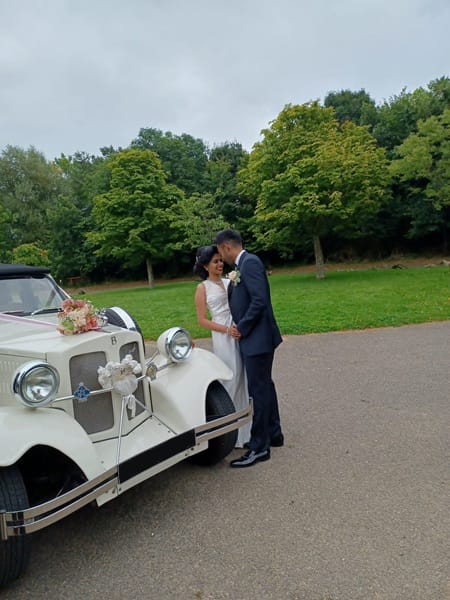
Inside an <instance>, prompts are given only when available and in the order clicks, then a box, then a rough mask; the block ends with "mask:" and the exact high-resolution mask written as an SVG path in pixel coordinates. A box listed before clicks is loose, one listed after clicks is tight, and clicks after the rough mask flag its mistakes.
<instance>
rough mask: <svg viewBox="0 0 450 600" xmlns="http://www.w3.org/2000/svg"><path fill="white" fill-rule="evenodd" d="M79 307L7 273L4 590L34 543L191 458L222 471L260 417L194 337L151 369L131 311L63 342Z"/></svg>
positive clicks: (0, 271) (1, 445) (48, 285)
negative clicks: (77, 514)
mask: <svg viewBox="0 0 450 600" xmlns="http://www.w3.org/2000/svg"><path fill="white" fill-rule="evenodd" d="M68 298H69V297H68V295H67V294H66V293H65V292H64V291H63V290H62V289H61V288H60V287H59V286H58V285H57V284H56V282H55V281H54V279H53V278H52V277H51V276H50V274H49V272H48V270H47V269H45V268H39V267H28V266H24V265H7V264H0V390H1V395H0V586H2V585H5V584H6V583H7V582H9V581H11V580H12V579H15V578H17V577H18V576H19V575H20V574H21V573H22V572H23V571H24V569H25V568H26V565H27V562H28V560H29V556H30V541H31V540H30V534H31V533H33V532H34V531H37V530H39V529H42V528H44V527H47V526H48V525H51V524H52V523H55V522H56V521H59V520H60V519H62V518H64V517H65V516H67V515H69V514H71V513H72V512H74V511H76V510H77V509H79V508H80V507H82V506H84V505H86V504H88V503H91V502H94V503H96V504H97V505H98V506H100V505H102V504H104V503H105V502H108V501H109V500H112V499H113V498H116V497H117V496H118V495H119V494H121V493H123V492H125V491H126V490H127V489H129V488H131V487H133V486H135V485H136V484H138V483H140V482H141V481H143V480H145V479H148V478H149V477H152V476H153V475H155V474H156V473H158V472H160V471H162V470H164V469H167V468H168V467H170V466H172V465H174V464H175V463H177V462H179V461H181V460H184V459H186V458H192V459H193V460H195V461H196V462H198V463H200V464H214V463H216V462H218V461H220V460H221V459H223V458H224V457H225V456H226V455H227V454H228V453H229V452H230V451H231V450H232V448H233V447H234V444H235V440H236V435H237V428H238V427H240V426H241V425H243V424H244V423H245V422H247V421H248V420H249V419H250V418H251V408H249V409H246V410H244V411H240V412H236V411H235V408H234V406H233V403H232V401H231V399H230V397H229V396H228V394H227V392H226V391H225V389H224V388H223V386H222V385H221V383H220V380H227V379H230V378H231V376H232V373H231V371H230V370H229V369H228V367H227V366H226V365H225V364H224V363H223V362H221V361H220V360H219V359H218V358H217V357H216V356H215V355H214V354H212V353H211V352H208V351H206V350H202V349H200V348H195V347H193V344H192V340H191V337H190V335H189V333H188V332H187V331H186V330H184V329H182V328H181V327H173V328H171V329H169V330H168V331H165V332H164V333H162V334H161V336H160V337H159V339H158V342H157V348H158V350H157V351H156V352H155V354H154V355H153V356H152V357H150V358H149V359H147V360H146V359H145V357H144V343H143V339H142V335H141V333H140V331H139V328H138V327H137V325H136V323H135V321H134V320H133V319H132V317H131V316H130V315H128V314H127V313H126V312H125V311H123V310H121V309H120V308H108V309H106V310H105V311H104V312H103V314H101V315H99V316H98V320H97V327H96V328H94V329H91V330H89V331H86V332H83V333H76V334H73V335H64V334H63V333H61V331H59V330H58V329H57V326H61V306H64V304H67V303H68ZM69 304H70V301H69ZM80 304H83V303H80ZM66 333H67V331H66ZM69 333H70V332H69Z"/></svg>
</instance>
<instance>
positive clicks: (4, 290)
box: [0, 276, 65, 314]
mask: <svg viewBox="0 0 450 600" xmlns="http://www.w3.org/2000/svg"><path fill="white" fill-rule="evenodd" d="M64 298H65V296H64V295H63V294H62V293H61V291H60V290H59V288H58V287H57V286H56V285H55V282H54V281H53V280H52V279H51V278H49V277H46V276H43V277H42V276H41V277H8V278H4V279H0V312H3V313H22V314H31V313H33V312H34V311H39V312H41V311H46V310H49V311H52V310H57V309H59V308H60V306H61V303H62V301H63V300H64Z"/></svg>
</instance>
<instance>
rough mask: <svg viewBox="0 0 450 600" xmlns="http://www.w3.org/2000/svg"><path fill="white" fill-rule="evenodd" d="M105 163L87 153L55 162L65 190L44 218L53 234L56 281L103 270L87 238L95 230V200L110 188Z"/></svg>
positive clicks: (104, 266)
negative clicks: (93, 218) (93, 216)
mask: <svg viewBox="0 0 450 600" xmlns="http://www.w3.org/2000/svg"><path fill="white" fill-rule="evenodd" d="M107 162H108V159H104V158H103V157H98V156H93V155H89V154H87V153H86V152H75V154H73V155H72V156H65V155H64V154H62V155H61V156H60V157H59V158H57V159H55V164H56V165H57V167H58V168H59V169H60V171H61V174H62V177H63V180H64V187H63V192H62V193H61V195H60V197H59V200H58V203H57V205H55V206H53V207H52V208H50V209H49V210H48V213H47V216H48V222H49V226H50V228H51V231H52V236H51V239H50V240H49V243H48V250H49V254H50V256H51V261H52V270H53V272H54V274H55V275H56V276H57V277H58V278H61V279H63V278H65V277H70V276H74V275H78V274H81V275H83V276H87V275H90V276H92V275H96V274H98V272H99V271H102V268H106V265H105V259H104V258H102V257H99V256H97V255H95V254H94V252H93V250H92V245H91V244H90V243H89V241H88V240H87V238H86V234H87V232H88V231H89V230H90V229H91V228H95V227H96V224H95V223H93V222H92V218H91V211H92V205H93V199H94V196H96V195H98V194H101V193H103V192H106V191H108V190H109V187H110V178H111V171H110V169H109V167H108V165H107Z"/></svg>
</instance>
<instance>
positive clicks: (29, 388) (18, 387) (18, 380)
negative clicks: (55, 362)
mask: <svg viewBox="0 0 450 600" xmlns="http://www.w3.org/2000/svg"><path fill="white" fill-rule="evenodd" d="M58 388H59V374H58V371H57V370H56V369H55V368H54V367H51V366H50V365H49V364H48V363H46V362H43V361H39V360H32V361H31V362H28V363H26V364H24V365H22V366H21V367H20V369H18V370H17V371H16V372H15V374H14V379H13V391H14V393H15V395H16V398H17V400H18V401H19V402H21V403H22V404H24V405H25V406H28V407H32V408H37V407H39V406H46V405H47V404H49V403H50V402H52V401H53V400H54V399H55V397H56V393H57V391H58Z"/></svg>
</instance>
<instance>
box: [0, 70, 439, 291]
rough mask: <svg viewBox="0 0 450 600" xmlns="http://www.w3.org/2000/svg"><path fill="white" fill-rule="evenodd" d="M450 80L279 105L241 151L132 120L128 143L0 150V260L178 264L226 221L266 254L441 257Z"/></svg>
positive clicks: (59, 271) (68, 270)
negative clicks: (383, 94)
mask: <svg viewBox="0 0 450 600" xmlns="http://www.w3.org/2000/svg"><path fill="white" fill-rule="evenodd" d="M449 121H450V79H449V78H448V77H442V78H440V79H437V80H434V81H432V82H430V83H429V84H428V86H427V87H426V88H418V89H416V90H414V91H413V92H407V91H406V90H403V91H402V92H401V93H400V94H399V95H396V96H393V97H392V98H390V99H389V100H387V101H385V102H383V103H382V104H380V105H376V103H375V101H374V100H373V99H372V98H371V97H370V95H369V94H368V93H367V92H366V91H365V90H359V91H351V90H340V91H333V92H330V93H329V94H328V95H327V96H326V98H325V99H324V102H323V103H320V102H319V101H312V102H308V103H305V104H303V105H294V106H293V105H290V104H288V105H286V106H285V108H284V109H283V110H282V111H281V112H280V114H279V115H278V116H277V117H276V118H275V119H274V120H273V121H272V122H271V123H269V126H268V127H267V128H266V129H264V130H263V131H262V132H261V134H262V135H261V140H260V141H258V142H257V143H255V144H254V146H253V149H252V151H251V152H250V153H249V152H246V151H245V150H244V149H243V148H242V145H241V144H240V143H238V142H225V143H224V144H221V145H218V146H215V147H213V148H209V147H208V146H207V144H206V143H205V142H204V141H203V140H201V139H196V138H194V137H192V136H191V135H189V134H186V133H184V134H182V135H175V134H173V133H171V132H162V131H160V130H158V129H153V128H143V129H141V130H140V131H139V133H138V135H137V137H136V138H135V139H134V140H132V141H131V142H130V145H129V147H128V148H125V149H123V148H113V147H104V148H101V149H100V154H99V155H98V156H93V155H89V154H87V153H85V152H76V153H75V154H74V155H72V156H65V155H61V156H60V157H59V158H57V159H55V160H54V161H48V160H46V158H45V157H44V155H43V154H42V153H41V152H39V150H37V149H35V148H33V147H30V148H28V149H22V148H18V147H15V146H6V147H5V148H4V149H3V150H2V151H1V154H0V260H1V261H2V262H10V261H12V262H23V263H28V264H46V265H49V266H51V268H52V270H53V272H54V273H55V274H56V276H57V277H59V278H61V279H64V278H67V277H73V276H78V275H80V276H83V277H85V278H88V279H90V280H102V279H104V278H111V277H122V278H126V277H142V276H144V274H146V275H147V277H148V280H149V283H150V285H152V282H153V279H154V276H155V274H156V275H158V276H168V277H170V276H174V275H179V274H183V273H186V272H188V271H189V269H190V266H191V264H192V260H193V253H194V252H195V249H196V248H197V247H198V246H200V245H203V244H208V243H210V242H211V240H212V239H213V237H214V233H215V232H216V231H217V230H218V229H221V228H223V227H226V226H230V227H234V228H237V229H239V230H240V231H241V232H242V234H243V237H244V240H245V243H246V246H247V247H248V248H250V249H253V250H256V251H258V252H260V253H262V254H263V256H264V257H265V259H266V261H270V262H271V263H276V262H277V261H286V260H295V261H305V262H306V261H310V260H311V259H312V258H313V257H315V259H316V263H317V267H318V277H322V276H323V262H324V260H325V259H326V258H342V259H345V258H348V257H350V256H351V257H353V258H355V257H360V258H362V257H365V258H369V257H379V256H383V255H388V254H391V253H392V252H394V251H395V252H399V251H403V252H404V251H414V252H425V251H440V252H447V251H448V237H449V229H450V127H449Z"/></svg>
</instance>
